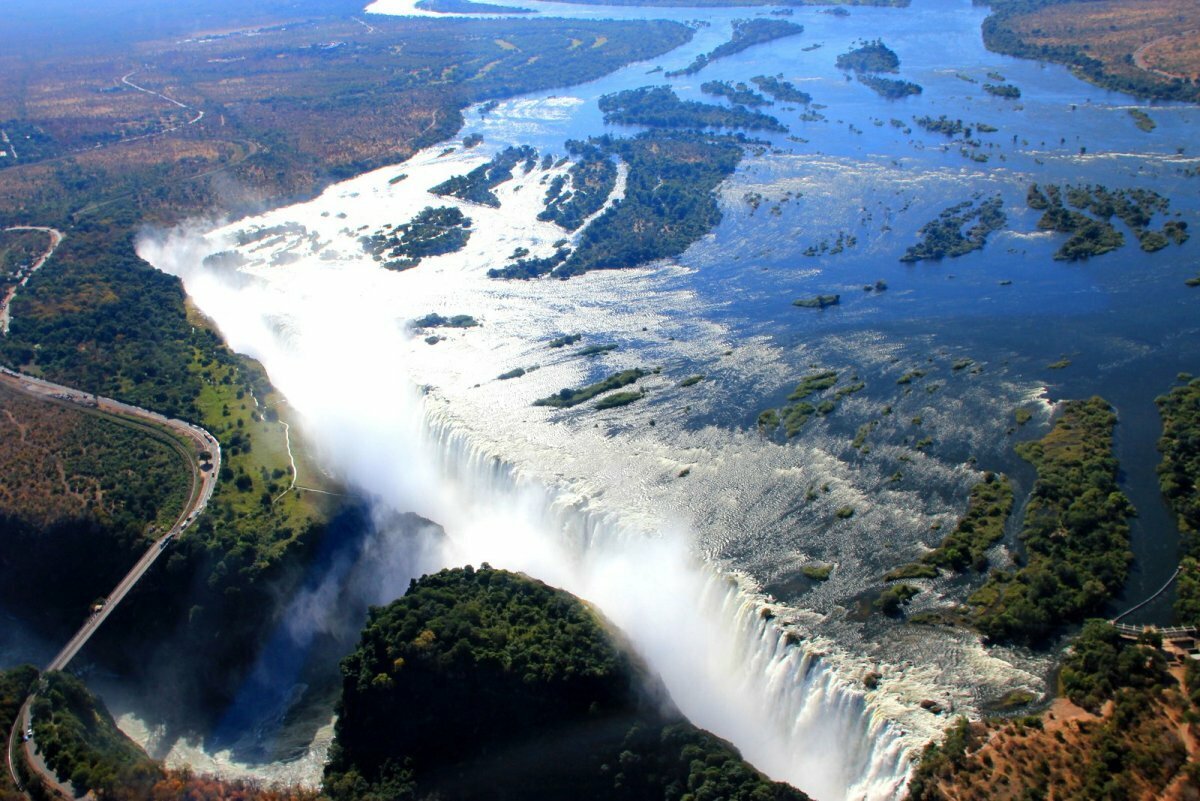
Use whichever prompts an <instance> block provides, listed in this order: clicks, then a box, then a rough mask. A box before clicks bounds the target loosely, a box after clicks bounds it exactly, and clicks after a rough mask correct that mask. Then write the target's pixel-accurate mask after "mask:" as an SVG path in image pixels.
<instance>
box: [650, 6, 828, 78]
mask: <svg viewBox="0 0 1200 801" xmlns="http://www.w3.org/2000/svg"><path fill="white" fill-rule="evenodd" d="M800 33H804V26H803V25H797V24H796V23H794V22H788V21H787V20H781V19H739V20H735V21H734V23H733V36H732V37H731V38H730V40H729V41H728V42H724V43H722V44H719V45H717V46H716V47H715V48H713V49H712V50H710V51H709V52H707V53H701V54H700V55H698V56H696V58H695V60H694V61H692V63H691V64H689V65H687V66H686V67H684V68H683V69H680V70H672V71H670V72H668V73H666V75H667V77H668V78H674V77H677V76H680V75H695V74H696V73H697V72H699V71H700V70H702V69H704V68H705V67H707V66H708V65H709V64H710V63H711V62H713V61H716V60H717V59H719V58H725V57H726V56H732V55H734V54H735V53H740V52H742V51H743V50H746V49H748V48H751V47H753V46H754V45H756V44H763V43H764V42H770V41H773V40H775V39H782V38H783V37H785V36H795V35H796V34H800Z"/></svg>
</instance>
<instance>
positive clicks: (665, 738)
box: [325, 565, 807, 801]
mask: <svg viewBox="0 0 1200 801" xmlns="http://www.w3.org/2000/svg"><path fill="white" fill-rule="evenodd" d="M617 636H619V635H615V634H613V633H612V632H610V631H609V630H608V629H607V628H606V626H605V624H604V623H603V621H602V620H601V619H600V618H599V617H598V616H597V614H596V613H595V612H594V611H593V610H591V609H590V608H588V607H587V606H585V605H584V604H583V603H581V602H580V601H579V600H578V599H576V598H574V597H573V596H571V595H569V594H567V593H565V592H563V591H561V590H556V589H553V588H551V587H548V586H546V585H545V584H542V583H541V582H539V581H535V580H533V579H530V578H527V577H524V576H520V575H516V574H513V573H509V572H506V571H502V570H494V569H491V568H489V567H487V566H486V565H484V567H482V568H481V569H479V570H474V569H472V568H471V567H466V568H461V569H455V570H445V571H442V572H440V573H437V574H435V575H432V576H425V577H424V578H422V579H421V580H420V581H414V582H413V583H412V584H411V585H410V587H409V590H408V593H407V594H406V595H405V596H404V597H403V598H401V599H399V600H397V601H394V602H393V603H392V604H390V605H389V606H387V607H383V608H377V609H374V610H372V612H371V615H370V618H369V620H368V622H367V625H366V627H365V629H364V630H363V634H362V640H361V642H360V643H359V646H358V648H357V649H356V650H355V651H354V652H353V653H352V654H351V655H350V656H349V657H347V658H346V659H345V660H344V661H343V663H342V675H343V695H342V701H341V706H340V710H339V718H338V724H337V733H336V739H335V742H334V745H333V748H332V751H331V754H330V762H329V764H328V766H327V767H326V771H325V792H326V793H327V794H328V795H329V796H331V797H332V798H333V799H334V800H335V801H357V800H358V799H368V798H372V799H373V798H389V799H407V798H424V797H432V796H434V795H437V796H441V797H444V798H456V799H458V798H472V799H509V798H512V799H517V798H520V799H522V800H523V801H538V800H540V799H547V800H548V799H564V798H571V799H590V798H595V799H600V798H604V799H646V801H649V799H664V798H670V799H674V798H682V797H687V796H690V797H694V798H721V799H729V800H730V801H738V800H739V799H751V798H753V799H762V800H763V801H767V800H768V799H777V800H778V801H801V799H805V798H807V796H805V795H804V794H803V793H801V792H799V791H798V790H795V789H793V788H791V787H789V786H787V785H785V784H780V783H776V782H771V781H769V780H768V779H766V778H765V777H764V776H762V774H760V773H758V772H757V771H755V770H754V768H752V767H751V766H750V765H748V764H747V763H746V762H744V761H743V760H742V759H741V757H740V755H739V754H738V752H737V751H736V750H735V749H734V748H733V747H732V746H731V745H729V744H728V743H726V742H724V741H722V740H720V739H718V738H717V737H715V736H713V735H712V734H709V733H708V732H705V731H703V730H701V729H698V728H696V727H695V726H693V725H692V724H690V723H689V722H687V721H686V720H685V719H684V718H682V716H680V715H679V713H678V712H676V711H674V709H673V707H672V706H671V704H670V702H669V700H668V699H666V697H665V695H664V693H663V691H662V689H661V685H660V684H659V682H658V681H657V679H655V678H654V677H652V676H651V675H650V674H649V673H648V672H647V670H646V668H645V667H644V666H642V665H641V664H640V663H638V662H637V661H636V659H634V658H632V657H631V656H629V655H628V653H627V652H626V651H625V650H624V649H623V648H622V647H621V645H620V643H619V641H618V640H617V639H616V638H617Z"/></svg>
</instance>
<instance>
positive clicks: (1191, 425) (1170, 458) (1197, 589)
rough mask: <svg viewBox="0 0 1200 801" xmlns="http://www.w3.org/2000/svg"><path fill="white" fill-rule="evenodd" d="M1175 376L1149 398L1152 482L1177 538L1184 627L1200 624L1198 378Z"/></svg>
mask: <svg viewBox="0 0 1200 801" xmlns="http://www.w3.org/2000/svg"><path fill="white" fill-rule="evenodd" d="M1180 378H1181V380H1183V381H1184V383H1183V384H1182V385H1181V386H1177V387H1173V388H1172V389H1171V390H1170V391H1169V392H1167V393H1166V394H1164V395H1161V396H1159V397H1158V398H1157V399H1156V400H1155V403H1156V404H1157V406H1158V412H1159V415H1160V416H1161V417H1162V422H1163V430H1162V436H1161V437H1160V438H1159V440H1158V450H1159V452H1160V453H1162V462H1161V463H1160V464H1159V466H1158V483H1159V488H1160V489H1161V490H1162V494H1163V498H1165V499H1166V501H1167V503H1168V504H1169V505H1170V507H1171V510H1172V511H1173V512H1174V513H1175V518H1176V523H1177V525H1178V526H1179V531H1180V534H1181V542H1180V556H1181V558H1180V561H1179V566H1180V568H1182V570H1181V572H1180V574H1179V579H1178V581H1177V583H1176V593H1177V595H1176V601H1175V614H1176V616H1177V617H1178V618H1179V622H1180V623H1182V624H1183V625H1185V626H1200V450H1198V449H1197V448H1196V443H1197V442H1200V379H1197V378H1192V377H1190V376H1186V375H1185V376H1180Z"/></svg>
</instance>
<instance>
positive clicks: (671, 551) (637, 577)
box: [421, 402, 910, 801]
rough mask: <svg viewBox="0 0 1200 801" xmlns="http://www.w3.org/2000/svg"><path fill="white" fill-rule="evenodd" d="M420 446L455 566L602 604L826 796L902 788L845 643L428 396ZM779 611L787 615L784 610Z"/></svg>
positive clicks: (864, 798)
mask: <svg viewBox="0 0 1200 801" xmlns="http://www.w3.org/2000/svg"><path fill="white" fill-rule="evenodd" d="M422 410H423V418H424V420H425V424H426V425H425V433H424V437H423V440H424V441H423V442H422V445H421V449H422V451H423V452H424V456H425V458H428V459H431V460H434V461H436V463H437V465H438V473H439V474H440V475H441V478H442V480H443V481H444V482H445V483H446V486H448V487H449V488H450V494H451V497H452V498H453V502H452V507H451V509H450V510H447V513H448V518H449V519H446V520H443V521H441V522H443V523H444V524H445V527H446V530H447V535H448V538H449V542H448V552H447V554H446V561H447V564H461V563H464V562H473V563H475V564H478V563H480V562H483V561H487V562H489V563H490V564H492V565H493V566H496V567H504V568H508V569H515V570H521V571H524V572H526V573H528V574H530V575H532V576H534V577H536V578H539V579H542V580H544V581H547V582H548V583H551V584H554V585H556V586H560V587H562V588H564V589H566V590H568V591H570V592H573V593H575V594H577V595H579V596H580V597H582V598H584V599H585V600H587V601H589V602H591V603H593V604H595V605H596V607H597V608H598V609H599V610H600V611H601V612H602V613H603V614H604V615H605V616H606V617H608V618H609V619H610V620H611V621H612V622H613V623H614V624H615V625H617V626H618V627H619V628H620V629H621V630H622V631H624V632H625V633H626V634H627V635H628V636H629V638H630V640H631V641H632V643H633V645H634V647H635V648H636V649H637V650H638V652H639V653H640V654H641V655H642V656H643V657H645V658H646V659H647V661H648V662H649V663H650V665H651V666H652V667H653V668H654V669H655V670H656V671H657V672H658V673H659V674H660V675H661V676H662V678H663V680H664V682H665V684H666V686H667V688H668V690H669V691H670V693H671V695H672V697H673V698H674V699H675V702H676V704H677V705H678V706H679V708H680V709H681V710H682V711H683V712H684V714H686V715H687V716H688V717H689V718H690V719H691V720H692V721H693V722H694V723H696V724H697V725H699V726H702V727H704V728H707V729H709V730H711V731H713V732H714V733H716V734H718V735H720V736H722V737H724V738H726V739H729V740H731V741H732V742H733V743H734V744H736V745H737V746H738V747H739V748H740V749H741V750H742V752H743V755H744V756H745V757H746V758H747V759H748V760H750V762H752V763H753V764H754V765H756V766H757V767H759V768H760V769H761V770H763V771H764V772H765V773H767V774H768V775H770V776H772V777H773V778H776V779H781V780H784V781H787V782H789V783H791V784H793V785H795V786H797V787H799V788H800V789H802V790H804V791H806V792H808V793H810V794H811V795H813V796H814V797H815V798H817V799H819V800H820V801H834V800H835V799H847V800H848V801H882V800H883V799H891V798H895V797H897V796H898V795H899V794H900V793H901V791H902V789H903V786H904V784H905V781H906V779H907V775H908V770H909V767H910V765H909V759H908V754H907V747H906V744H905V743H904V741H903V736H902V732H901V731H900V730H899V728H898V726H897V725H896V724H894V723H892V722H890V721H888V720H887V719H885V718H884V716H883V715H882V714H881V713H880V712H879V710H878V709H877V708H876V707H875V706H874V705H873V704H872V703H871V702H870V701H869V700H868V697H867V693H866V692H865V691H864V690H863V689H860V688H858V687H853V686H851V684H850V682H849V681H848V678H847V677H846V676H844V675H842V674H841V673H840V672H839V670H838V669H837V666H836V665H835V658H833V657H831V656H830V652H831V651H834V650H836V648H835V646H834V645H833V644H832V643H830V642H826V641H821V640H816V639H808V638H805V637H804V636H803V635H800V634H798V633H797V632H796V631H795V630H794V629H793V627H791V626H788V625H787V623H786V621H785V620H784V617H785V614H786V613H785V610H779V609H778V607H775V606H772V605H769V604H768V603H767V599H765V598H763V597H762V596H761V595H759V594H757V593H755V592H754V591H753V590H752V589H749V588H747V587H746V586H744V581H743V580H740V579H741V577H739V576H736V575H722V573H721V572H719V570H718V569H717V568H716V567H713V566H710V565H708V564H706V563H704V562H703V561H702V560H700V559H698V558H697V557H696V556H695V555H694V554H692V553H691V552H690V549H689V548H688V546H687V538H686V537H685V536H683V534H682V533H681V532H673V531H647V530H645V529H644V528H643V527H642V526H640V525H637V524H634V523H630V522H629V521H626V520H623V519H622V517H621V515H620V513H619V511H613V510H610V509H605V508H603V507H602V506H601V505H600V504H597V503H595V502H593V501H592V500H591V499H589V498H588V497H587V496H586V495H584V494H582V493H579V492H573V491H571V490H570V489H569V488H567V489H563V490H557V491H556V490H555V489H553V488H550V487H547V486H545V485H544V484H542V483H541V482H540V481H539V480H538V479H536V478H534V477H531V476H528V475H525V474H523V473H522V471H521V470H520V468H519V467H517V466H515V465H512V464H510V463H508V462H506V461H505V460H504V459H503V458H501V457H500V456H499V455H498V454H495V453H491V452H489V451H488V450H486V449H485V448H482V447H480V446H479V445H477V444H476V443H475V442H474V441H473V440H472V438H471V437H470V436H469V435H468V434H466V433H465V432H464V431H463V430H461V429H460V428H458V427H456V426H455V424H454V422H453V420H452V419H451V418H450V417H449V415H446V414H444V413H442V412H441V410H440V409H438V408H436V406H435V404H433V403H430V402H426V403H424V404H422ZM775 610H778V611H779V613H780V614H779V616H776V615H775Z"/></svg>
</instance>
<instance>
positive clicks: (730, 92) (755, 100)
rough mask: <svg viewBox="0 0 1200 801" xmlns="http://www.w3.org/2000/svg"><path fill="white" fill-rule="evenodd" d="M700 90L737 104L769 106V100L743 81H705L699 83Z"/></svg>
mask: <svg viewBox="0 0 1200 801" xmlns="http://www.w3.org/2000/svg"><path fill="white" fill-rule="evenodd" d="M700 91H701V92H704V94H706V95H712V96H714V97H723V98H725V99H726V100H728V101H729V102H730V103H733V104H734V105H738V106H769V105H771V101H770V100H767V99H766V98H765V97H763V96H762V95H760V94H759V93H758V92H756V91H754V90H753V89H751V88H750V87H749V86H747V85H746V84H744V83H741V82H738V83H736V84H734V83H730V82H729V81H705V82H704V83H702V84H700Z"/></svg>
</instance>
